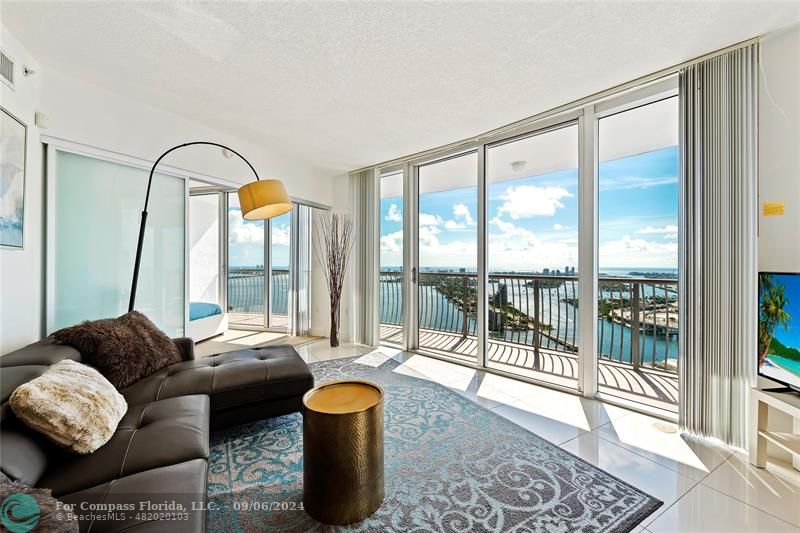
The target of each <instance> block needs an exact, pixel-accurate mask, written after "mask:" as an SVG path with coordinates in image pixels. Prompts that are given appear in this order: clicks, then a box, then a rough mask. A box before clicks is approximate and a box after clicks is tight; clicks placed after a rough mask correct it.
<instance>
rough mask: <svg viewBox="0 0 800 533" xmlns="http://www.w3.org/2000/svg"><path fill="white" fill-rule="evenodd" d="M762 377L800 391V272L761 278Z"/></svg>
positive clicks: (759, 344)
mask: <svg viewBox="0 0 800 533" xmlns="http://www.w3.org/2000/svg"><path fill="white" fill-rule="evenodd" d="M758 374H759V375H760V376H764V377H765V378H769V379H771V380H773V381H777V382H778V383H781V384H783V385H785V386H786V387H789V388H791V389H794V390H795V391H798V392H800V273H794V274H790V273H781V272H761V273H760V274H759V275H758Z"/></svg>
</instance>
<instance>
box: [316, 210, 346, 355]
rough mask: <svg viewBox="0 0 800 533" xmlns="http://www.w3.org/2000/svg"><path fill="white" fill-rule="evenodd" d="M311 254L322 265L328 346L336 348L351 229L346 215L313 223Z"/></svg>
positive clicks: (325, 215)
mask: <svg viewBox="0 0 800 533" xmlns="http://www.w3.org/2000/svg"><path fill="white" fill-rule="evenodd" d="M314 233H315V235H314V254H315V255H316V256H317V261H319V263H320V265H322V272H323V274H324V275H325V282H326V283H327V285H328V295H329V296H330V299H331V337H330V339H331V346H333V347H336V346H339V309H340V304H341V301H342V288H343V286H344V279H345V275H346V274H347V266H348V262H349V260H350V252H352V251H353V246H354V245H355V227H354V226H353V219H352V218H351V217H350V216H348V215H340V214H337V213H333V214H331V213H323V214H322V215H320V216H318V217H316V219H315V221H314Z"/></svg>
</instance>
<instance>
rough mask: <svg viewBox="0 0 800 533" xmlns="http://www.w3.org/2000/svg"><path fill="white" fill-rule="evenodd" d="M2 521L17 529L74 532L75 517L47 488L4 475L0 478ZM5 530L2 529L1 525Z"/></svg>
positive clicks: (76, 518) (75, 530)
mask: <svg viewBox="0 0 800 533" xmlns="http://www.w3.org/2000/svg"><path fill="white" fill-rule="evenodd" d="M0 501H2V502H3V513H4V520H6V521H8V522H9V523H13V524H14V525H15V526H17V527H18V528H19V529H18V531H31V530H32V531H49V532H58V533H78V517H77V516H76V515H75V514H74V513H72V512H69V511H68V509H69V508H70V507H69V506H67V505H65V504H64V503H62V502H60V501H59V500H57V499H55V498H53V497H52V496H51V495H50V489H34V488H31V487H27V486H26V485H23V484H22V483H19V482H17V481H11V480H9V479H8V478H6V479H5V480H0ZM3 530H4V531H5V528H3Z"/></svg>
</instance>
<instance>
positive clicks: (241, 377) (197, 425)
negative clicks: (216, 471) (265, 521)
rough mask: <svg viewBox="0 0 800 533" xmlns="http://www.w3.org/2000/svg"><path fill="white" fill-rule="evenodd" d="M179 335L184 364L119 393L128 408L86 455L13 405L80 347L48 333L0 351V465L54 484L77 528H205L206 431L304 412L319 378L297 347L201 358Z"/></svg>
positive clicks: (16, 475) (30, 480)
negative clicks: (52, 437)
mask: <svg viewBox="0 0 800 533" xmlns="http://www.w3.org/2000/svg"><path fill="white" fill-rule="evenodd" d="M175 342H176V344H177V345H178V348H179V350H180V351H181V354H182V358H183V362H181V363H178V364H175V365H172V366H170V367H167V368H165V369H163V370H161V371H159V372H157V373H156V374H154V375H152V376H150V377H147V378H144V379H142V380H140V381H138V382H137V383H134V384H133V385H131V386H129V387H127V388H125V389H123V390H121V391H120V392H121V393H122V395H123V396H124V397H125V399H126V401H127V402H128V412H127V414H126V415H125V417H124V418H123V419H122V421H121V422H120V424H119V426H118V427H117V431H116V433H115V434H114V436H113V437H112V438H111V440H110V441H109V442H107V443H106V444H105V445H104V446H103V447H101V448H100V449H99V450H97V451H96V452H94V453H92V454H90V455H75V454H72V453H69V452H66V451H64V450H62V449H60V448H58V447H57V446H55V445H54V444H52V443H51V442H50V441H48V440H47V439H45V438H44V437H43V436H41V435H39V434H38V433H36V432H35V431H33V430H31V429H29V428H28V427H26V426H25V425H24V424H22V423H21V422H20V421H19V420H17V418H16V417H15V416H14V413H13V412H12V411H11V407H10V406H9V404H8V398H9V396H10V395H11V393H12V392H13V391H14V389H15V388H16V387H18V386H19V385H20V384H22V383H25V382H26V381H29V380H31V379H34V378H36V377H37V376H39V375H41V374H42V373H43V372H44V371H45V370H47V368H48V366H49V365H51V364H54V363H56V362H58V361H60V360H62V359H73V360H75V361H81V354H80V353H79V352H78V351H77V350H75V349H74V348H71V347H69V346H64V345H59V344H56V343H54V342H53V340H52V339H50V338H47V339H44V340H42V341H39V342H37V343H34V344H31V345H30V346H27V347H25V348H22V349H20V350H17V351H16V352H12V353H9V354H7V355H5V356H2V357H0V470H2V472H3V474H5V475H6V476H8V477H9V478H11V479H13V480H17V481H21V482H23V483H25V484H26V485H29V486H36V487H47V488H50V489H52V493H53V496H54V497H56V498H58V499H59V500H61V501H62V502H64V503H65V504H67V505H69V506H71V507H70V508H69V509H71V512H74V513H75V514H76V515H78V516H79V518H81V520H80V527H81V531H88V530H90V529H91V531H92V533H104V532H117V531H123V530H124V531H130V532H135V533H139V532H144V531H146V532H148V533H149V532H160V531H164V532H177V531H180V532H184V531H186V532H195V531H204V530H205V506H206V501H207V496H206V494H207V493H206V482H207V471H208V447H209V444H208V443H209V432H210V430H211V429H214V428H219V427H224V426H230V425H234V424H240V423H244V422H249V421H253V420H258V419H262V418H268V417H273V416H279V415H283V414H287V413H290V412H294V411H298V410H299V409H300V407H301V403H302V396H303V394H304V393H305V392H306V391H308V390H309V389H311V388H312V387H313V386H314V378H313V376H312V374H311V371H310V370H309V368H308V366H307V365H306V363H305V362H304V361H303V360H302V359H301V358H300V356H299V355H298V354H297V352H296V351H295V350H294V348H292V347H291V346H270V347H265V348H254V349H246V350H239V351H235V352H229V353H225V354H221V355H216V356H211V357H204V358H200V359H195V357H194V343H193V342H192V340H191V339H176V340H175ZM175 504H182V505H183V509H185V511H186V512H185V513H184V512H182V511H181V510H177V511H176V510H175ZM130 508H133V510H131V511H128V510H126V509H130ZM122 509H125V510H123V511H118V512H116V513H114V514H112V513H113V511H115V510H122Z"/></svg>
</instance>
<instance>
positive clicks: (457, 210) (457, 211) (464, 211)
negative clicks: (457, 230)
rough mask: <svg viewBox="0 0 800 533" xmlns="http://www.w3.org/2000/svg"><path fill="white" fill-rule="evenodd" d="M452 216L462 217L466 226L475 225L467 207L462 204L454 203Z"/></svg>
mask: <svg viewBox="0 0 800 533" xmlns="http://www.w3.org/2000/svg"><path fill="white" fill-rule="evenodd" d="M453 216H454V217H456V218H460V219H463V220H464V223H465V224H466V225H468V226H474V225H475V219H473V218H472V214H471V213H470V212H469V207H467V206H466V205H464V204H456V205H454V206H453Z"/></svg>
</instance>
